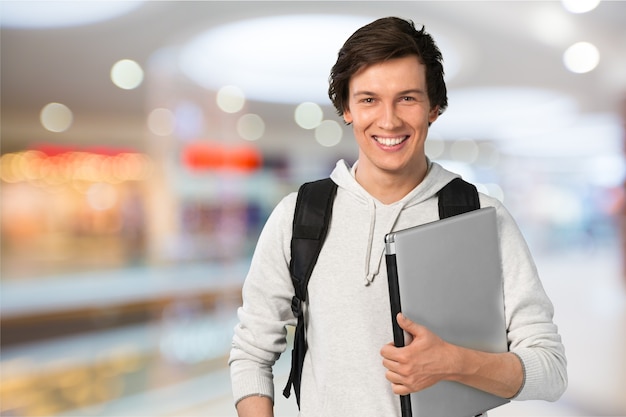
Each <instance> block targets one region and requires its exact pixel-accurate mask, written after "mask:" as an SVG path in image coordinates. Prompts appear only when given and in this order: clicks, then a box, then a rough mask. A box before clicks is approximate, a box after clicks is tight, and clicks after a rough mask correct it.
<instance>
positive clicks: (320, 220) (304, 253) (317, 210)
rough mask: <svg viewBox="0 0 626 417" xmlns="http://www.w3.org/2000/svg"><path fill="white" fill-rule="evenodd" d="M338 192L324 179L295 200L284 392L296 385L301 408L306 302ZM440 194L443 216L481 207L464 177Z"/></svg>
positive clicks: (308, 186)
mask: <svg viewBox="0 0 626 417" xmlns="http://www.w3.org/2000/svg"><path fill="white" fill-rule="evenodd" d="M336 193H337V184H335V183H334V182H333V181H332V180H331V179H330V178H325V179H322V180H318V181H313V182H307V183H304V184H303V185H302V186H301V187H300V189H299V190H298V197H297V199H296V208H295V212H294V219H293V234H292V238H291V261H290V263H289V271H290V274H291V280H292V282H293V286H294V289H295V295H294V296H293V298H292V300H291V310H292V311H293V314H294V315H295V316H296V317H297V318H298V322H297V325H296V331H295V336H294V341H293V349H292V351H291V371H290V373H289V379H288V381H287V386H286V387H285V389H284V391H283V395H284V396H285V397H286V398H289V396H290V394H291V386H292V385H293V388H294V392H295V393H296V402H297V403H298V408H299V407H300V382H301V379H302V366H303V363H304V356H305V354H306V351H307V344H306V339H305V334H304V333H305V330H304V326H305V323H304V314H303V305H304V302H305V301H306V297H307V285H308V282H309V278H310V277H311V273H312V272H313V268H314V267H315V263H316V262H317V258H318V256H319V254H320V251H321V249H322V245H323V244H324V239H325V238H326V233H327V231H328V225H329V224H330V217H331V213H332V208H333V202H334V199H335V195H336ZM437 195H438V198H439V203H438V205H439V218H440V219H444V218H447V217H452V216H456V215H457V214H462V213H466V212H468V211H472V210H476V209H479V208H480V201H479V199H478V191H477V190H476V187H475V186H474V185H472V184H470V183H468V182H466V181H463V180H462V179H461V178H455V179H453V180H452V181H450V182H449V183H448V184H446V185H445V186H444V187H443V188H442V189H441V190H440V191H439V192H438V193H437Z"/></svg>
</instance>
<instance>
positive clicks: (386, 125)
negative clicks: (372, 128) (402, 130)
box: [378, 103, 402, 130]
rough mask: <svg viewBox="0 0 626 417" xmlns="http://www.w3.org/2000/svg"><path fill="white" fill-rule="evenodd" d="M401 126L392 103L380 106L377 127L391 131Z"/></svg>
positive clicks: (400, 120)
mask: <svg viewBox="0 0 626 417" xmlns="http://www.w3.org/2000/svg"><path fill="white" fill-rule="evenodd" d="M400 125H402V119H400V117H399V116H398V111H397V109H396V108H395V105H394V104H393V103H389V104H386V105H384V106H381V114H380V115H379V117H378V127H380V128H381V129H385V130H393V129H395V128H397V127H399V126H400Z"/></svg>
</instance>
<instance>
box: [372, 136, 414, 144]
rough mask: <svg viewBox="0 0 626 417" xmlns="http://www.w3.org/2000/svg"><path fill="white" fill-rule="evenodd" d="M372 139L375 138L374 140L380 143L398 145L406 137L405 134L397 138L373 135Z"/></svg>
mask: <svg viewBox="0 0 626 417" xmlns="http://www.w3.org/2000/svg"><path fill="white" fill-rule="evenodd" d="M374 139H376V142H378V143H380V144H382V145H385V146H395V145H399V144H400V143H402V141H403V140H404V139H406V136H402V137H399V138H379V137H378V136H374Z"/></svg>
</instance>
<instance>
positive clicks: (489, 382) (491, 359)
mask: <svg viewBox="0 0 626 417" xmlns="http://www.w3.org/2000/svg"><path fill="white" fill-rule="evenodd" d="M397 320H398V324H399V325H400V327H401V328H402V329H403V330H404V331H405V332H407V333H408V334H409V335H410V339H411V340H410V342H409V343H408V344H407V345H406V346H404V347H401V348H397V347H395V346H394V345H393V343H390V344H388V345H385V346H383V348H382V349H381V351H380V353H381V355H382V357H383V365H384V366H385V368H387V374H386V377H387V379H388V380H389V381H390V382H391V384H392V387H393V392H394V393H396V394H399V395H407V394H410V393H412V392H417V391H421V390H423V389H425V388H428V387H430V386H432V385H434V384H436V383H437V382H439V381H443V380H449V381H456V382H460V383H462V384H465V385H469V386H472V387H474V388H477V389H480V390H482V391H486V392H489V393H491V394H494V395H497V396H500V397H503V398H511V397H513V396H514V395H515V394H516V393H517V392H518V391H519V389H520V387H521V385H522V381H523V377H524V374H523V369H522V364H521V362H520V360H519V358H518V357H517V356H516V355H514V354H512V353H509V352H506V353H487V352H480V351H476V350H472V349H467V348H463V347H460V346H456V345H452V344H450V343H447V342H446V341H444V340H442V339H441V338H440V337H439V336H437V335H436V334H434V333H433V332H431V331H430V330H428V329H427V328H426V327H424V326H421V325H419V324H417V323H414V322H412V321H411V320H409V319H407V318H406V317H404V316H403V315H402V314H401V313H400V314H398V317H397Z"/></svg>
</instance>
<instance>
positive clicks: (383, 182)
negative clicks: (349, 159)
mask: <svg viewBox="0 0 626 417" xmlns="http://www.w3.org/2000/svg"><path fill="white" fill-rule="evenodd" d="M427 171H428V164H427V162H426V160H425V159H424V161H423V163H421V164H419V165H417V164H416V165H415V166H411V167H410V168H408V169H406V170H405V171H404V172H402V173H398V172H388V171H383V170H368V169H366V167H363V166H362V165H361V163H360V162H359V165H358V166H357V170H356V173H355V178H356V180H357V182H358V183H359V184H360V185H361V186H362V187H363V188H364V189H365V190H366V191H367V192H368V193H369V194H370V195H371V196H372V197H374V198H375V199H377V200H378V201H380V202H381V203H383V204H392V203H395V202H396V201H399V200H401V199H402V198H403V197H404V196H406V195H407V194H408V193H410V192H411V191H412V190H413V189H414V188H415V187H417V186H418V185H419V184H420V183H421V182H422V180H423V179H424V177H426V173H427Z"/></svg>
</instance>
